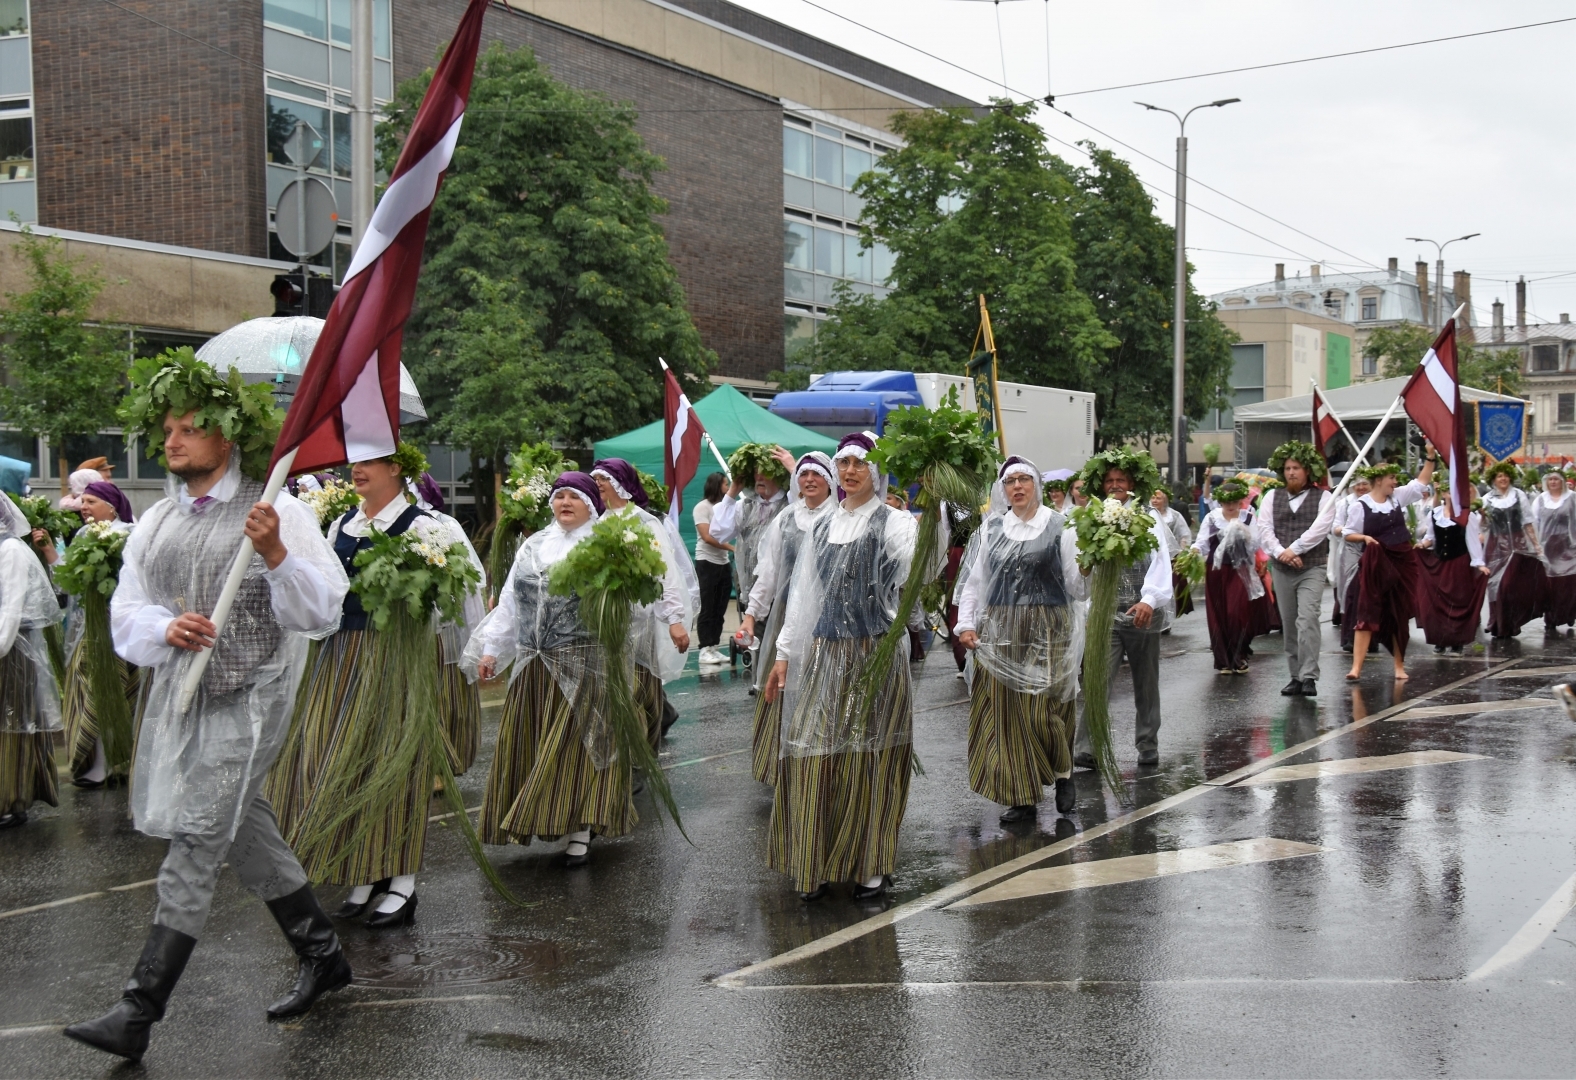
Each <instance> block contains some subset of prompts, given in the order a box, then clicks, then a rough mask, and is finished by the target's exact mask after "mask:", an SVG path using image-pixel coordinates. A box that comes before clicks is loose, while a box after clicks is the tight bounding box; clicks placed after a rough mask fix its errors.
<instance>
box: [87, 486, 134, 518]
mask: <svg viewBox="0 0 1576 1080" xmlns="http://www.w3.org/2000/svg"><path fill="white" fill-rule="evenodd" d="M82 494H84V495H91V496H93V497H94V498H95V499H103V500H104V501H105V502H107V503H109V504H110V505H111V506H113V507H114V508H115V517H116V518H118V519H119V520H121V521H123V522H125V523H126V524H128V525H130V524H131V523H132V522H133V521H134V520H135V518H134V517H133V515H132V513H131V500H130V499H128V498H126V493H125V492H124V491H122V490H120V488H118V487H116V486H115V485H114V484H112V483H110V482H109V481H108V480H95V481H94V482H93V483H91V484H89V485H88V486H87V487H86V488H84V489H83V491H82Z"/></svg>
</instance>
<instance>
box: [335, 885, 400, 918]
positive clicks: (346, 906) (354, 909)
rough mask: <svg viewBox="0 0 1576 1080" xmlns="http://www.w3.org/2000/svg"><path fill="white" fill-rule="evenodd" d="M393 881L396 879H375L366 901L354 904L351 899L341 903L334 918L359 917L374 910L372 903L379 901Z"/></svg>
mask: <svg viewBox="0 0 1576 1080" xmlns="http://www.w3.org/2000/svg"><path fill="white" fill-rule="evenodd" d="M393 881H394V879H393V878H384V879H383V880H381V881H374V882H373V883H372V891H371V892H370V893H368V894H367V899H366V902H365V903H361V904H352V903H351V902H350V901H349V900H346V901H345V902H344V903H343V904H340V905H339V910H338V911H336V912H334V918H336V919H359V918H361V916H363V915H365V914H366V913H367V912H369V911H371V910H372V905H373V904H375V903H377V902H378V898H379V897H380V896H382V895H383V894H384V893H386V892H388V891H389V885H390V884H391V883H392V882H393Z"/></svg>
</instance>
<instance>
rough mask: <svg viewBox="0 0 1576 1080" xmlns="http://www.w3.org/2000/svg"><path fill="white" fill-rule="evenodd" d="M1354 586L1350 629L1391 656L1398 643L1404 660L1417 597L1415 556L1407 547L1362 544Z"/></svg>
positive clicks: (1409, 546) (1409, 547)
mask: <svg viewBox="0 0 1576 1080" xmlns="http://www.w3.org/2000/svg"><path fill="white" fill-rule="evenodd" d="M1354 585H1355V586H1356V591H1357V602H1356V604H1355V605H1354V606H1353V609H1352V611H1351V614H1352V616H1353V620H1352V623H1353V626H1352V628H1353V629H1354V630H1367V631H1369V632H1370V633H1372V634H1373V636H1374V642H1375V643H1376V644H1380V645H1384V646H1387V647H1388V648H1389V649H1390V651H1391V652H1395V646H1396V642H1399V643H1400V650H1401V652H1400V654H1401V655H1403V656H1404V655H1405V654H1406V639H1407V638H1408V637H1409V636H1410V635H1411V632H1412V614H1413V610H1414V609H1413V601H1414V597H1415V596H1416V595H1417V553H1416V552H1415V551H1413V550H1412V547H1411V545H1410V544H1409V545H1407V546H1406V547H1394V548H1392V547H1386V546H1385V545H1383V544H1365V545H1364V547H1363V557H1362V561H1361V562H1359V563H1358V564H1357V579H1356V581H1355V582H1354Z"/></svg>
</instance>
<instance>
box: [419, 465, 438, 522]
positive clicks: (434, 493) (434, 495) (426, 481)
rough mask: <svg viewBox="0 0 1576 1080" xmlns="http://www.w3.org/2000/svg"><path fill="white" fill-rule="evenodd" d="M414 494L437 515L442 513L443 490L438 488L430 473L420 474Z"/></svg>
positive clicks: (434, 478) (435, 479)
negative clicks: (436, 512)
mask: <svg viewBox="0 0 1576 1080" xmlns="http://www.w3.org/2000/svg"><path fill="white" fill-rule="evenodd" d="M416 494H417V495H419V496H421V501H422V502H424V503H426V504H427V505H428V506H430V507H432V508H433V509H434V510H436V511H438V513H440V514H441V513H443V505H444V504H443V489H442V488H441V487H439V486H438V481H437V478H436V477H434V476H433V475H432V474H431V473H430V472H424V473H422V474H421V479H420V480H417V481H416Z"/></svg>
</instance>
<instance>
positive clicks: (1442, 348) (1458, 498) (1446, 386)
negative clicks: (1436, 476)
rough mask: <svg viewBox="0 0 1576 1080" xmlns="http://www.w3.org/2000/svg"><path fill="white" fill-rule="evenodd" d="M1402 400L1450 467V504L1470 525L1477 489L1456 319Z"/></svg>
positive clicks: (1425, 357) (1457, 516)
mask: <svg viewBox="0 0 1576 1080" xmlns="http://www.w3.org/2000/svg"><path fill="white" fill-rule="evenodd" d="M1401 401H1402V403H1403V404H1404V405H1405V407H1406V414H1407V415H1408V416H1410V417H1411V418H1412V423H1414V424H1416V425H1417V428H1418V430H1419V431H1421V432H1422V433H1423V438H1425V439H1427V440H1428V441H1429V442H1430V443H1432V444H1433V445H1434V446H1435V447H1437V448H1438V450H1439V454H1440V456H1441V457H1442V458H1444V462H1445V467H1446V468H1448V469H1449V470H1450V503H1451V506H1452V507H1453V508H1454V510H1455V522H1456V524H1457V525H1464V524H1466V520H1467V515H1468V514H1469V513H1471V511H1472V498H1473V495H1474V494H1475V492H1473V490H1472V485H1471V483H1470V482H1469V480H1468V479H1467V429H1466V424H1465V422H1464V421H1463V420H1462V416H1461V384H1460V380H1459V379H1458V378H1457V377H1456V321H1455V319H1453V318H1452V319H1450V320H1449V321H1447V322H1446V323H1445V328H1444V329H1443V330H1441V331H1440V332H1439V336H1438V337H1437V338H1435V339H1434V344H1433V345H1432V346H1431V347H1430V348H1429V350H1428V352H1426V353H1424V354H1423V360H1422V363H1420V364H1418V366H1417V371H1416V372H1414V373H1413V375H1412V378H1411V379H1410V380H1408V382H1407V384H1406V386H1404V387H1402V389H1401Z"/></svg>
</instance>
